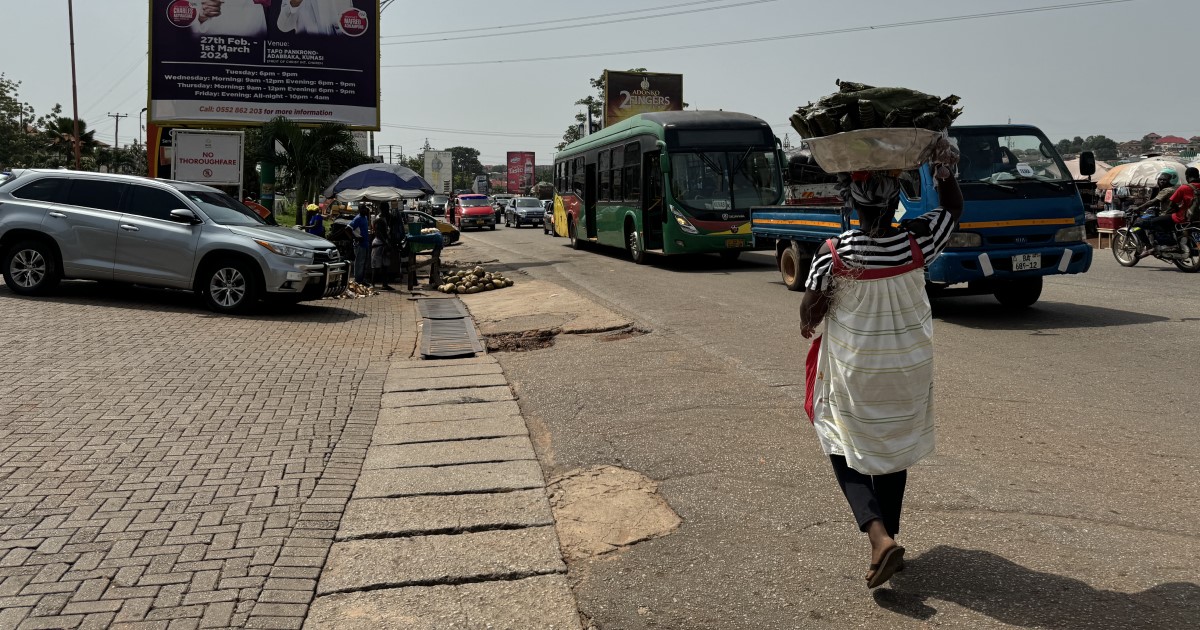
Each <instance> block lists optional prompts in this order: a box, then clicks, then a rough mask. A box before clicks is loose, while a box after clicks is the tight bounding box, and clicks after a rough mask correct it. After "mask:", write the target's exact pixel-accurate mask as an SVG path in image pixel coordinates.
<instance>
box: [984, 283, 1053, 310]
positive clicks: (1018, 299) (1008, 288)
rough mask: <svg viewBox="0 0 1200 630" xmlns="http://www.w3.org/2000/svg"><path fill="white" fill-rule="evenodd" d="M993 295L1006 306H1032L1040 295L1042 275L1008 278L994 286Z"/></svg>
mask: <svg viewBox="0 0 1200 630" xmlns="http://www.w3.org/2000/svg"><path fill="white" fill-rule="evenodd" d="M993 295H995V296H996V300H998V301H999V302H1000V303H1001V304H1003V305H1004V306H1007V307H1008V308H1026V307H1029V306H1033V305H1034V303H1036V302H1037V301H1038V298H1040V297H1042V277H1041V276H1038V277H1036V278H1024V279H1021V280H1009V281H1008V282H1005V283H1004V284H1001V285H1000V286H998V287H996V290H995V292H994V293H993Z"/></svg>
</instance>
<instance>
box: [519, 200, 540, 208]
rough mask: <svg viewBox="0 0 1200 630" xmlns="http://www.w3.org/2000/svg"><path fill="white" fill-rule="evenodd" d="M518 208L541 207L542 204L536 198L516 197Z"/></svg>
mask: <svg viewBox="0 0 1200 630" xmlns="http://www.w3.org/2000/svg"><path fill="white" fill-rule="evenodd" d="M517 207H518V208H541V207H542V204H541V202H539V201H538V200H537V199H518V200H517Z"/></svg>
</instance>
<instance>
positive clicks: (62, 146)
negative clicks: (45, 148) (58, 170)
mask: <svg viewBox="0 0 1200 630" xmlns="http://www.w3.org/2000/svg"><path fill="white" fill-rule="evenodd" d="M43 122H44V123H45V131H44V132H43V133H44V134H45V137H46V142H47V143H48V144H49V145H50V147H51V149H52V150H53V151H54V152H55V153H59V154H61V155H63V156H65V157H66V159H67V162H68V163H70V162H71V161H72V160H74V156H75V121H74V119H72V118H71V117H69V116H52V117H50V118H48V119H47V120H45V121H43ZM79 140H80V142H79V154H80V155H82V156H90V155H91V154H92V153H93V152H94V151H95V150H96V132H95V131H88V130H87V123H86V122H84V121H82V120H81V121H79Z"/></svg>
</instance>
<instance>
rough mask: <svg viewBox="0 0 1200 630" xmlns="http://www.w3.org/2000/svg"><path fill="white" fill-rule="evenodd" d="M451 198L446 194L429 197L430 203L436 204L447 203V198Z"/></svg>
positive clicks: (442, 204)
mask: <svg viewBox="0 0 1200 630" xmlns="http://www.w3.org/2000/svg"><path fill="white" fill-rule="evenodd" d="M447 199H449V197H447V196H446V195H434V196H432V197H430V198H429V203H430V204H432V205H435V206H444V205H446V200H447Z"/></svg>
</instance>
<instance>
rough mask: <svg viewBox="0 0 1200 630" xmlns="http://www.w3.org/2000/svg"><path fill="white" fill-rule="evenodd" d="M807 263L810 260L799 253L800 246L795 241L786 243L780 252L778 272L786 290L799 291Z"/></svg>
mask: <svg viewBox="0 0 1200 630" xmlns="http://www.w3.org/2000/svg"><path fill="white" fill-rule="evenodd" d="M809 264H810V261H808V260H807V259H805V258H803V257H802V256H801V255H800V246H799V245H797V244H796V243H792V244H790V245H788V246H787V247H786V248H784V250H783V251H782V252H780V254H779V274H780V275H781V276H783V284H784V286H786V287H787V288H788V291H799V290H800V289H801V288H802V287H803V286H804V279H805V276H807V275H808V265H809Z"/></svg>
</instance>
